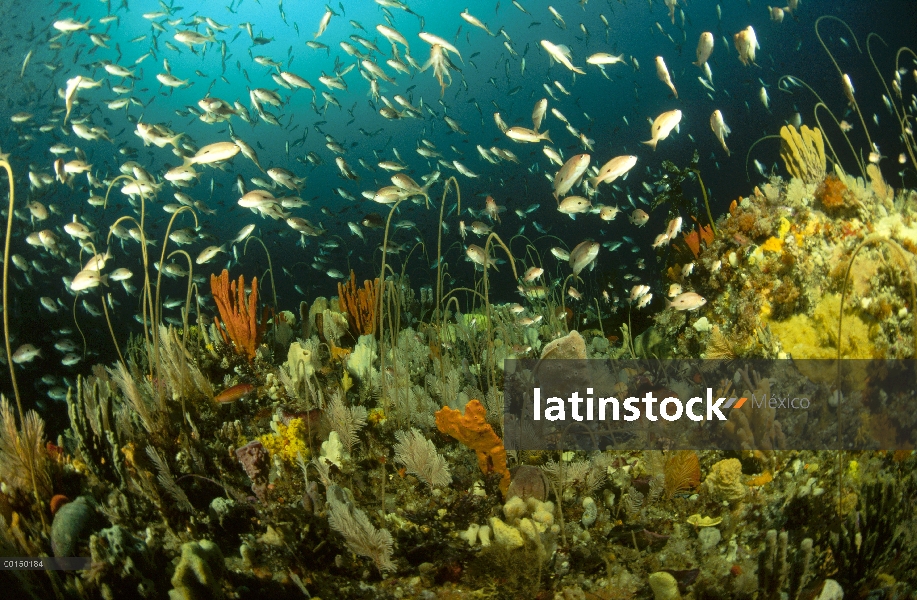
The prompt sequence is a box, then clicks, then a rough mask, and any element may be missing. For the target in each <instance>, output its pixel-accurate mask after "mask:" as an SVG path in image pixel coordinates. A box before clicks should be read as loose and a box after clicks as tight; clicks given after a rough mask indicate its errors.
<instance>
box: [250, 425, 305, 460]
mask: <svg viewBox="0 0 917 600" xmlns="http://www.w3.org/2000/svg"><path fill="white" fill-rule="evenodd" d="M275 427H276V432H274V433H271V434H267V435H262V436H260V437H259V438H258V441H260V442H261V444H262V445H263V446H264V448H265V449H266V450H267V451H268V452H270V453H271V456H279V457H280V458H281V459H283V461H284V462H287V463H290V464H295V463H296V457H297V455H302V457H303V459H307V458H308V457H309V446H308V444H307V443H306V442H307V439H308V434H309V432H308V431H307V429H306V425H305V422H304V421H303V420H302V419H290V422H289V424H287V425H284V424H283V423H277V424H276V426H275Z"/></svg>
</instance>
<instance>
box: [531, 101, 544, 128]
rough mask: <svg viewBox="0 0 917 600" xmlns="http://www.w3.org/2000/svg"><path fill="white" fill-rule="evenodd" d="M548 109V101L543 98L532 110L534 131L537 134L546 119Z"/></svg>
mask: <svg viewBox="0 0 917 600" xmlns="http://www.w3.org/2000/svg"><path fill="white" fill-rule="evenodd" d="M547 109H548V99H547V98H542V99H541V100H539V101H538V102H536V103H535V107H534V108H533V109H532V130H533V131H534V132H535V133H537V132H538V130H539V129H541V121H542V120H543V119H544V115H545V112H546V111H547Z"/></svg>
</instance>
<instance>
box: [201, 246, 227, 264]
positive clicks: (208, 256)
mask: <svg viewBox="0 0 917 600" xmlns="http://www.w3.org/2000/svg"><path fill="white" fill-rule="evenodd" d="M225 251H226V250H225V248H224V247H223V246H208V247H206V248H204V249H203V250H202V251H201V253H200V254H199V255H198V256H197V258H196V259H194V262H195V264H198V265H203V264H205V263H208V262H210V261H211V260H213V259H214V258H216V255H217V254H219V253H220V252H225Z"/></svg>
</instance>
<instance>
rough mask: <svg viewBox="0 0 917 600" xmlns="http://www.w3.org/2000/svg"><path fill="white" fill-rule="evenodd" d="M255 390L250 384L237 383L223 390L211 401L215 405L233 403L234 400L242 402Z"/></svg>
mask: <svg viewBox="0 0 917 600" xmlns="http://www.w3.org/2000/svg"><path fill="white" fill-rule="evenodd" d="M256 389H257V388H256V387H255V386H253V385H252V384H250V383H239V384H236V385H234V386H232V387H228V388H226V389H224V390H223V391H222V392H220V393H219V394H217V395H216V396H214V397H213V401H214V402H216V403H217V404H227V403H229V402H235V401H236V400H242V399H243V398H245V397H246V396H248V395H250V394H252V393H254V392H255V391H256Z"/></svg>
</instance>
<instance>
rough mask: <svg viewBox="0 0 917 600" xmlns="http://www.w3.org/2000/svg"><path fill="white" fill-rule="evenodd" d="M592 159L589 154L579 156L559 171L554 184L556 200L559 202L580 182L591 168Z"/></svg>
mask: <svg viewBox="0 0 917 600" xmlns="http://www.w3.org/2000/svg"><path fill="white" fill-rule="evenodd" d="M591 158H592V157H591V156H590V155H588V154H577V155H576V156H573V157H571V158H570V159H569V160H567V162H565V163H564V166H562V167H561V168H560V170H559V171H557V174H556V175H554V182H553V188H554V199H555V200H559V198H560V197H561V196H563V195H565V194H566V193H567V192H569V191H570V189H571V188H572V187H573V186H574V185H575V184H576V182H577V181H579V179H580V178H581V177H582V176H583V173H585V172H586V169H587V168H589V161H590V160H591Z"/></svg>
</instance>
